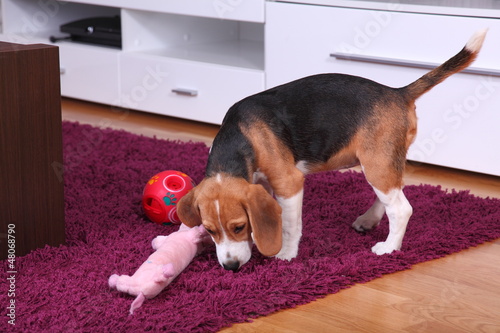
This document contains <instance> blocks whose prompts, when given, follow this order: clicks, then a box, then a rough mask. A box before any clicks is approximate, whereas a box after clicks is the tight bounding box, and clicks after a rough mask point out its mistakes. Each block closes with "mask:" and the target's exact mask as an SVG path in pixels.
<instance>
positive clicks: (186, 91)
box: [172, 88, 198, 97]
mask: <svg viewBox="0 0 500 333" xmlns="http://www.w3.org/2000/svg"><path fill="white" fill-rule="evenodd" d="M172 92H173V93H175V94H177V95H183V96H189V97H196V96H198V91H197V90H192V89H184V88H174V89H172Z"/></svg>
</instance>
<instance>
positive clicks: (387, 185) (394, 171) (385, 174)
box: [353, 150, 413, 255]
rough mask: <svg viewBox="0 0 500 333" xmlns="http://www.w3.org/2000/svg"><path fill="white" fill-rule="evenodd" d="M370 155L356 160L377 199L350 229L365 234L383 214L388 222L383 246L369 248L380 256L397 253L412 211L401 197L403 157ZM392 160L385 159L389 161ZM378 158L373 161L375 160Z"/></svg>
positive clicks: (380, 154) (377, 245)
mask: <svg viewBox="0 0 500 333" xmlns="http://www.w3.org/2000/svg"><path fill="white" fill-rule="evenodd" d="M394 153H395V154H383V152H379V154H376V155H371V156H369V158H366V157H367V156H364V157H365V159H360V162H361V163H362V166H363V172H364V173H365V176H366V180H367V181H368V182H369V183H370V185H371V186H372V187H373V189H374V191H375V194H376V195H377V199H376V201H375V203H374V204H373V206H372V207H371V208H370V209H369V210H368V211H367V212H366V213H365V214H363V215H361V216H360V217H359V218H358V219H357V220H356V222H354V224H353V226H354V228H355V229H356V230H367V229H369V228H370V227H374V226H376V225H377V224H378V223H379V222H380V219H381V218H382V216H383V214H384V211H385V213H386V214H387V218H388V219H389V235H388V236H387V239H386V240H385V241H384V242H379V243H377V244H375V246H373V247H372V252H374V253H376V254H378V255H381V254H386V253H391V252H393V251H396V250H399V249H401V244H402V242H403V237H404V235H405V232H406V226H407V225H408V221H409V219H410V216H411V214H412V212H413V209H412V207H411V205H410V203H409V202H408V200H407V199H406V197H405V195H404V193H403V180H402V178H403V170H404V163H405V159H404V154H401V152H399V153H398V152H396V150H395V151H394ZM391 155H392V158H388V157H391ZM375 156H376V157H378V158H376V157H375Z"/></svg>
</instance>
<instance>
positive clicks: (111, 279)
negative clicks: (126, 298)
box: [108, 274, 119, 288]
mask: <svg viewBox="0 0 500 333" xmlns="http://www.w3.org/2000/svg"><path fill="white" fill-rule="evenodd" d="M118 278H119V276H118V275H117V274H113V275H111V276H110V277H109V280H108V285H109V287H110V288H116V283H117V282H118Z"/></svg>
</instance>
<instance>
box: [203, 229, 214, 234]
mask: <svg viewBox="0 0 500 333" xmlns="http://www.w3.org/2000/svg"><path fill="white" fill-rule="evenodd" d="M205 230H206V231H207V232H208V233H209V234H210V235H214V234H215V232H213V231H212V230H210V229H208V228H205Z"/></svg>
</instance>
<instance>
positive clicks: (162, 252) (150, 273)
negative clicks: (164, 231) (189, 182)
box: [108, 224, 211, 314]
mask: <svg viewBox="0 0 500 333" xmlns="http://www.w3.org/2000/svg"><path fill="white" fill-rule="evenodd" d="M210 241H211V240H210V236H209V235H208V233H207V232H206V230H205V228H203V226H198V227H194V228H189V227H187V226H185V225H184V224H181V227H180V228H179V231H177V232H174V233H172V234H170V235H168V236H158V237H156V238H155V239H153V241H152V242H151V245H152V246H153V249H155V250H156V252H154V253H153V254H151V255H150V256H149V258H148V259H147V260H146V261H145V262H144V263H143V264H142V265H141V267H139V269H138V270H137V271H136V272H135V273H134V275H132V276H128V275H120V276H119V275H117V274H113V275H111V276H110V277H109V280H108V283H109V286H110V287H111V288H116V289H117V290H119V291H121V292H125V293H128V294H130V295H133V296H137V297H136V298H135V300H134V301H133V302H132V305H131V306H130V314H133V313H134V310H135V309H137V308H139V307H141V305H142V303H143V302H144V300H145V299H146V298H148V299H151V298H153V297H155V296H156V295H158V294H159V293H160V292H161V291H162V290H163V288H165V287H166V286H168V285H169V284H170V282H172V281H173V280H174V279H175V278H176V277H177V276H178V275H179V274H180V273H181V272H182V271H183V270H184V269H185V268H186V267H187V266H188V265H189V263H190V262H191V260H193V258H194V256H195V255H196V254H198V253H199V252H201V250H202V249H203V246H204V243H206V242H210Z"/></svg>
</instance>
